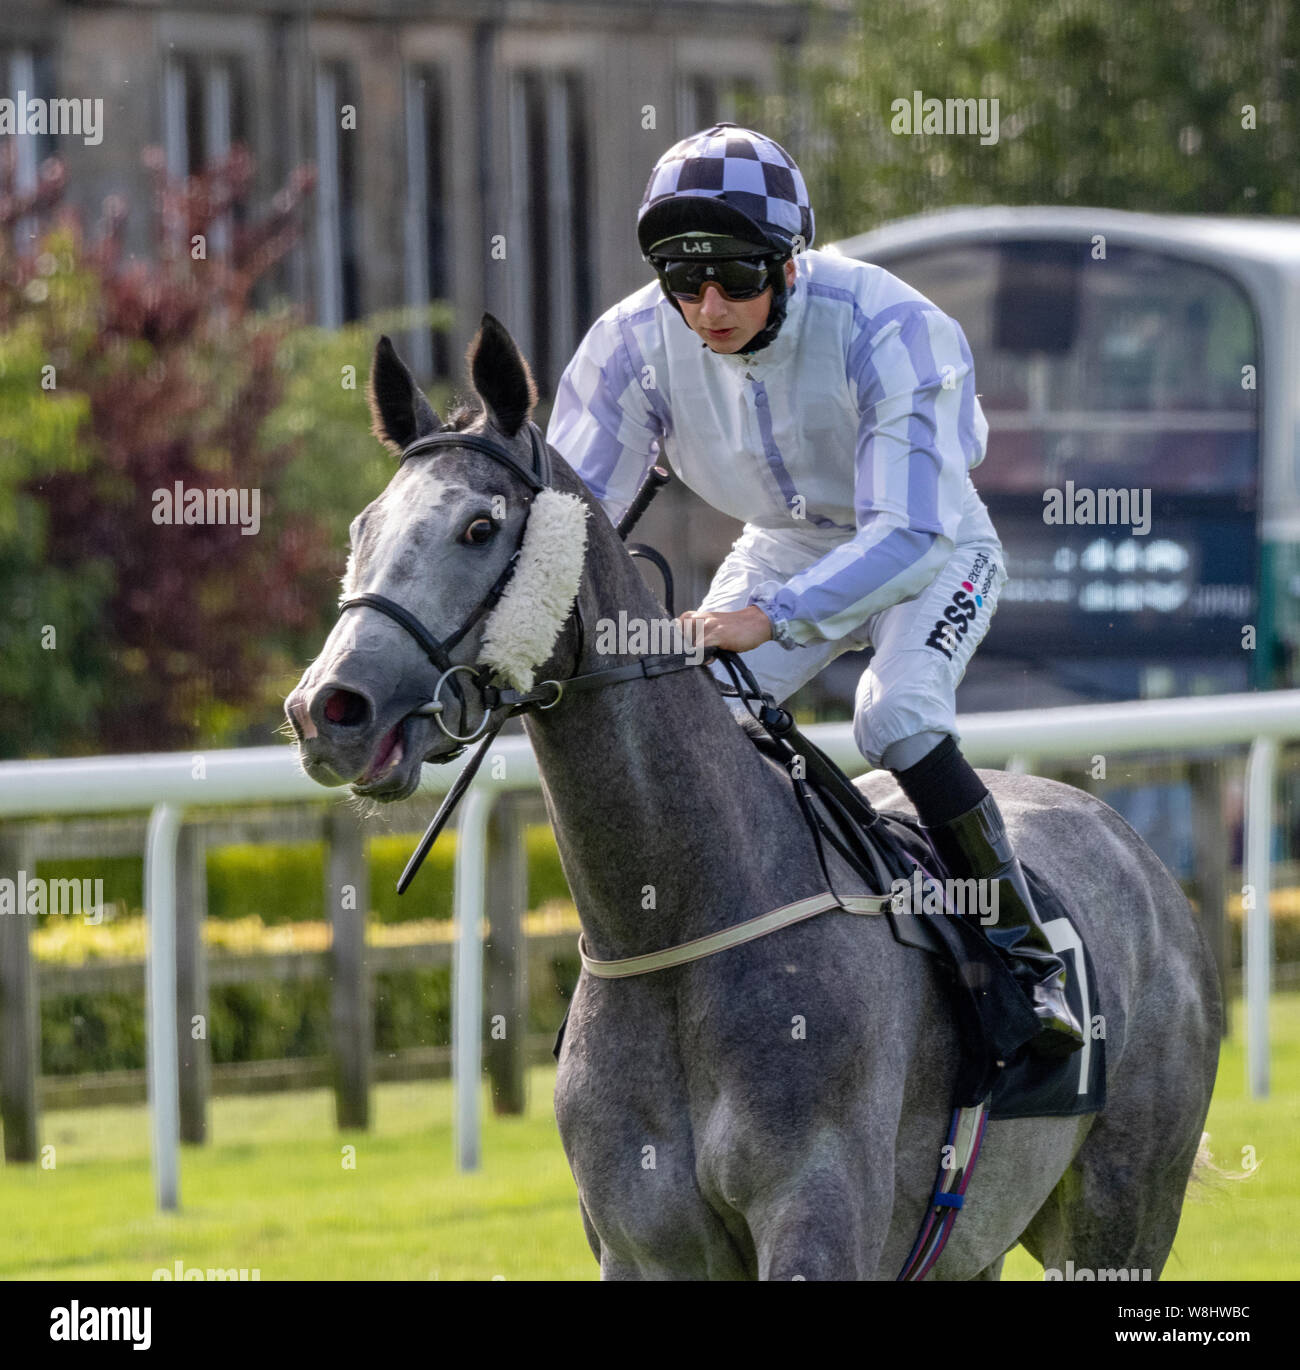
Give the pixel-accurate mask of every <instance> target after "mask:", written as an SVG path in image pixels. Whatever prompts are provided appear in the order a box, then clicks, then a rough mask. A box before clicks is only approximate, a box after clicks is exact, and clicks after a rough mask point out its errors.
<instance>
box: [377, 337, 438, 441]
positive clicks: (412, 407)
mask: <svg viewBox="0 0 1300 1370" xmlns="http://www.w3.org/2000/svg"><path fill="white" fill-rule="evenodd" d="M366 398H367V399H368V400H369V402H370V420H371V423H370V431H371V432H372V433H373V434H374V435H375V437H377V438H378V439H379V441H380V442H382V443H383V444H384V446H385V447H387V448H388V450H389V451H390V452H394V453H397V452H402V451H404V450H405V449H406V448H408V447H409V446H410V445H411V444H412V443H413V442H414V441H415V440H416V438H422V437H424V436H425V435H426V434H428V433H436V432H437V431H438V430H439V429H440V428H441V427H442V420H441V419H439V418H438V416H437V414H435V413H434V410H433V406H432V405H431V404H430V403H429V401H428V400H427V399H425V397H424V393H423V392H422V391H421V389H420V387H419V386H418V385H416V383H415V378H414V377H413V376H412V375H411V373H410V372H409V371H408V370H407V369H406V364H405V363H404V362H403V361H402V359H401V358H400V357H399V356H398V355H397V353H396V351H395V350H394V348H393V344H392V343H391V342H390V341H389V339H388V338H387V337H386V336H384V337H381V338H380V339H379V341H378V342H377V343H376V344H375V356H374V360H373V361H372V362H371V363H370V383H369V385H368V386H367V387H366Z"/></svg>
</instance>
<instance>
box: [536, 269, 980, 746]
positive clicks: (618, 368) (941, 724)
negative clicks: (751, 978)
mask: <svg viewBox="0 0 1300 1370" xmlns="http://www.w3.org/2000/svg"><path fill="white" fill-rule="evenodd" d="M795 263H796V281H795V286H794V288H793V291H792V292H791V297H790V303H789V307H788V310H787V314H786V319H785V322H784V324H783V325H782V327H781V331H780V333H779V334H778V336H777V337H776V339H775V340H774V341H773V342H772V343H770V344H769V345H768V346H767V347H766V348H765V349H763V350H761V351H759V352H757V353H755V354H753V355H752V356H746V355H745V354H744V353H737V354H734V355H730V356H728V355H723V354H719V353H715V352H713V351H712V350H711V349H709V348H707V347H705V346H704V345H703V344H702V343H701V341H700V339H699V338H698V337H697V336H696V335H695V334H694V333H693V332H692V331H691V330H690V329H689V328H688V327H687V326H686V324H685V323H684V321H683V320H682V318H681V317H680V316H679V315H678V314H677V312H676V310H674V309H673V308H672V306H671V305H670V304H669V303H668V302H667V300H666V299H665V298H664V297H663V294H662V291H661V289H660V287H659V285H658V283H657V282H653V283H651V284H650V285H647V286H645V287H643V288H642V289H640V290H638V291H635V292H634V293H633V294H631V295H629V296H628V297H627V298H626V299H624V300H621V301H620V302H619V303H617V304H616V305H614V306H612V307H611V308H610V309H608V310H606V312H605V313H604V314H603V315H601V317H600V318H599V319H597V321H596V322H595V323H594V324H593V325H592V327H591V329H590V330H589V331H588V333H587V335H586V337H585V338H584V339H583V341H582V343H581V345H580V346H579V348H578V351H577V352H576V353H575V355H574V357H573V359H572V360H571V361H570V363H569V365H568V367H567V368H566V369H565V372H564V375H563V377H562V378H561V381H560V385H559V389H558V392H557V395H556V401H555V406H554V410H553V412H552V415H551V421H550V425H549V429H548V432H547V439H548V441H549V442H550V443H551V444H552V445H553V446H554V447H555V448H556V450H557V451H559V452H560V453H561V454H562V455H563V456H564V457H565V459H566V460H567V461H568V462H569V463H570V465H571V466H573V467H574V468H575V470H576V471H577V472H578V474H579V475H580V476H581V477H582V479H583V480H584V481H585V482H586V484H587V486H588V487H589V488H590V490H591V491H592V494H593V495H595V497H596V498H597V499H598V500H599V501H600V503H601V504H602V506H603V507H604V509H605V510H606V512H607V513H608V514H609V516H610V517H611V519H615V520H616V519H617V518H618V516H619V514H621V513H622V511H623V510H624V509H625V508H626V507H627V505H628V504H629V503H630V502H631V500H632V497H633V495H634V493H635V491H636V487H637V484H638V482H639V481H640V478H641V476H642V474H643V473H644V471H645V470H646V468H647V467H648V466H650V465H651V464H652V463H653V462H655V461H657V460H663V459H666V460H667V461H668V463H669V464H670V465H671V466H672V469H673V471H674V472H675V473H676V475H677V476H678V477H679V478H680V479H681V480H682V481H683V482H684V483H685V484H686V485H687V486H689V487H690V488H691V489H692V490H693V491H695V493H696V494H698V495H699V496H700V497H701V498H703V499H704V500H705V501H707V502H708V503H709V504H711V505H712V506H713V507H714V508H716V509H719V510H721V511H722V512H723V513H726V514H730V515H731V516H732V517H734V518H737V519H740V520H742V521H743V522H744V524H745V529H744V532H743V533H742V535H741V536H740V538H739V539H738V540H737V541H736V543H735V544H734V546H733V548H732V551H731V553H730V555H729V556H728V557H727V558H726V560H725V561H724V562H723V564H722V566H721V567H720V568H719V570H718V572H717V574H716V576H715V577H714V581H713V584H712V586H711V587H710V590H709V593H708V594H707V595H706V597H705V599H704V601H703V602H702V604H701V606H700V607H701V608H708V609H720V610H721V609H738V608H742V607H744V606H745V605H746V604H757V605H759V607H761V608H762V609H763V610H764V611H765V612H766V613H767V614H768V616H769V617H770V618H771V619H772V620H773V623H774V625H775V632H776V638H777V640H776V641H773V642H769V643H765V644H764V645H763V646H761V647H759V648H757V649H756V650H755V651H752V652H749V653H747V654H746V662H747V664H748V665H749V666H750V667H751V669H752V670H753V671H754V674H755V676H756V677H757V678H758V681H759V684H760V685H761V686H762V687H763V688H764V689H766V690H768V691H769V692H770V693H772V694H773V695H774V696H775V697H776V699H777V700H778V702H779V701H780V700H781V699H784V698H785V697H787V696H788V695H790V694H792V693H793V692H794V691H795V690H796V689H798V688H799V686H800V685H802V684H804V683H805V682H806V681H808V680H810V679H811V678H812V677H813V676H815V675H816V674H817V673H818V672H819V671H820V670H821V669H822V668H823V667H824V666H825V665H826V664H827V663H828V662H829V661H830V660H832V659H833V658H834V657H836V656H838V655H839V654H840V653H841V652H844V651H848V650H852V649H855V648H859V647H862V646H865V645H868V644H872V645H874V646H875V649H876V652H875V656H874V657H873V658H872V661H871V664H870V665H869V667H868V668H867V670H866V671H864V673H863V676H862V679H861V681H860V683H859V687H858V691H857V699H856V704H855V711H854V729H855V736H856V738H857V742H858V746H859V748H860V749H861V751H862V752H863V755H864V756H866V757H867V759H868V760H869V761H871V762H872V764H873V765H877V766H878V765H880V764H881V763H882V757H883V754H884V752H885V749H886V748H887V747H888V746H889V745H890V744H891V743H893V742H896V741H900V740H902V739H903V738H906V737H910V736H912V735H914V734H916V733H918V732H930V731H933V732H946V733H950V734H952V735H953V736H954V737H957V736H958V733H957V727H956V720H955V703H954V695H955V690H956V687H957V684H958V682H959V681H960V680H961V678H962V675H963V674H964V673H965V670H966V666H967V664H968V663H969V661H970V657H971V655H972V653H973V652H974V650H975V647H976V646H977V645H978V644H979V642H980V640H981V639H982V638H983V636H984V633H985V632H986V631H987V629H988V626H989V621H990V618H991V616H992V613H993V610H994V609H995V608H996V604H997V598H998V594H999V591H1000V590H1001V588H1002V586H1003V584H1004V583H1005V581H1006V570H1005V562H1004V558H1003V553H1002V547H1001V543H1000V541H999V539H998V536H997V533H996V531H995V530H994V528H993V525H992V522H991V521H990V519H989V516H988V512H987V510H986V509H985V507H984V503H983V501H982V500H981V499H980V497H979V495H978V493H977V492H976V490H975V486H974V484H973V482H972V480H971V477H970V474H969V473H970V471H971V470H972V469H973V468H974V467H976V466H978V465H979V464H980V462H981V461H983V459H984V454H985V447H986V441H987V436H988V424H987V422H986V421H985V418H984V414H983V412H982V410H981V409H980V404H979V400H978V399H977V398H976V394H975V374H974V365H973V362H972V359H971V353H970V348H969V347H968V345H967V343H966V338H965V335H964V334H963V332H962V330H961V326H960V325H959V324H958V323H957V322H956V321H955V320H954V319H952V318H950V317H949V316H948V315H946V314H944V313H943V312H942V311H941V310H940V309H938V308H937V306H935V305H934V304H933V303H931V302H930V301H929V300H927V299H926V298H925V296H923V295H921V294H920V293H919V292H918V291H915V290H913V289H912V288H911V287H910V286H908V285H906V284H904V282H902V281H900V280H899V279H898V278H897V277H895V276H893V275H891V274H890V273H889V272H887V271H885V270H884V269H883V268H881V267H877V266H873V265H870V264H867V263H863V262H858V261H854V260H851V259H849V258H845V257H841V256H838V255H836V254H832V253H827V252H821V251H815V250H814V251H808V252H804V253H801V254H799V255H798V256H797V257H796V258H795ZM972 576H973V577H974V578H972ZM967 587H970V588H967ZM944 625H948V626H946V627H945V626H944Z"/></svg>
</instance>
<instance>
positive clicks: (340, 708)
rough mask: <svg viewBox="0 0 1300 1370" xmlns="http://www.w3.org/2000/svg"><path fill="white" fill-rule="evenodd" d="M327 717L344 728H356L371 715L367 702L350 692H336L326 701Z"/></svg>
mask: <svg viewBox="0 0 1300 1370" xmlns="http://www.w3.org/2000/svg"><path fill="white" fill-rule="evenodd" d="M324 712H325V717H326V718H327V719H328V720H329V721H330V722H331V723H335V724H338V725H339V726H340V727H343V728H355V727H356V726H357V724H358V723H364V722H365V721H366V718H367V716H368V714H369V712H370V711H369V709H368V708H367V706H366V701H365V700H364V699H362V697H361V696H360V695H356V694H353V693H352V692H351V691H350V690H335V691H333V692H332V693H331V694H330V696H329V698H328V699H327V700H326V701H325V710H324Z"/></svg>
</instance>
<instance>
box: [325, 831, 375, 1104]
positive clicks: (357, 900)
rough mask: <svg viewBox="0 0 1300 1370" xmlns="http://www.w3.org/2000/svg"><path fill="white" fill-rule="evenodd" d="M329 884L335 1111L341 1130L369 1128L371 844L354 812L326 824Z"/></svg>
mask: <svg viewBox="0 0 1300 1370" xmlns="http://www.w3.org/2000/svg"><path fill="white" fill-rule="evenodd" d="M325 866H326V873H325V883H326V895H325V897H326V904H327V906H328V916H329V920H330V925H331V927H332V929H333V934H334V935H333V944H332V947H331V951H330V957H331V961H332V963H333V967H334V981H333V992H332V996H331V1001H330V1028H331V1035H332V1043H331V1052H332V1055H333V1061H334V1109H335V1116H336V1117H337V1119H338V1125H339V1127H340V1128H361V1129H365V1128H368V1127H369V1126H370V1058H371V1054H372V1051H373V1046H374V1024H373V1022H372V1019H371V1013H370V977H369V976H368V974H367V972H366V912H367V910H368V909H369V907H370V879H369V869H368V867H367V865H366V838H365V833H364V831H363V830H362V827H361V823H360V821H359V819H358V818H357V817H356V815H355V814H354V813H353V812H352V810H351V809H348V808H344V807H341V806H335V807H334V808H332V809H330V810H329V813H328V814H327V816H326V819H325Z"/></svg>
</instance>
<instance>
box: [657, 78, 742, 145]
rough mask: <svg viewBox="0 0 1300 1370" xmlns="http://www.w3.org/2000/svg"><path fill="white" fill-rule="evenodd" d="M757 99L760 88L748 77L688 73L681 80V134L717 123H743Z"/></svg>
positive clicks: (678, 114) (677, 112)
mask: <svg viewBox="0 0 1300 1370" xmlns="http://www.w3.org/2000/svg"><path fill="white" fill-rule="evenodd" d="M757 100H758V87H757V86H756V85H755V84H754V82H753V81H752V80H750V79H748V78H747V77H724V78H721V79H720V78H718V77H716V76H701V75H698V74H695V73H688V74H687V75H685V76H682V77H680V78H679V79H678V82H677V99H676V109H675V111H674V112H675V115H676V119H677V136H678V137H679V138H687V137H689V136H690V135H691V134H692V133H698V132H699V131H700V130H701V129H705V128H712V127H713V125H714V124H743V123H744V122H745V120H746V119H747V118H748V117H749V113H748V112H749V111H750V110H752V109H753V108H754V106H755V104H756V103H757Z"/></svg>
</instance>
